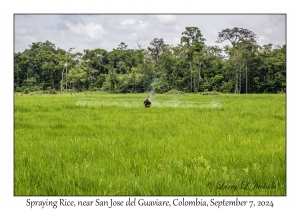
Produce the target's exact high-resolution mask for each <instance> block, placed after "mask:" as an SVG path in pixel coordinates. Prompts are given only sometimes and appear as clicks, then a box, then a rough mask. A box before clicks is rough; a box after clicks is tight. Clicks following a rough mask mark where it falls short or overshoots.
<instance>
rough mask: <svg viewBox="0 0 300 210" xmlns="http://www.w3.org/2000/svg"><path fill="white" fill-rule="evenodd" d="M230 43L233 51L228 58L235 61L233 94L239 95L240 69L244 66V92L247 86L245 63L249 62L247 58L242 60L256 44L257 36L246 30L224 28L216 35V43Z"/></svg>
mask: <svg viewBox="0 0 300 210" xmlns="http://www.w3.org/2000/svg"><path fill="white" fill-rule="evenodd" d="M226 40H227V41H230V43H231V44H232V47H233V50H231V51H230V56H231V57H233V59H234V60H235V61H236V67H235V71H236V74H235V93H241V77H242V72H241V71H242V68H243V67H244V66H245V75H246V76H245V78H246V92H247V86H248V84H247V83H248V68H247V62H248V61H249V56H246V57H247V58H245V59H243V56H244V55H249V53H246V51H247V50H249V49H252V46H253V45H255V44H256V40H257V36H256V34H255V33H253V32H252V31H250V30H248V29H244V28H237V27H234V28H232V29H229V28H226V29H223V30H222V31H221V32H219V33H218V37H217V41H216V42H217V43H222V42H224V41H226Z"/></svg>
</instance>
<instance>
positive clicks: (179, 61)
mask: <svg viewBox="0 0 300 210" xmlns="http://www.w3.org/2000/svg"><path fill="white" fill-rule="evenodd" d="M257 39H258V37H257V36H256V34H254V33H253V32H252V31H249V30H247V29H243V28H232V29H228V28H227V29H224V30H222V31H221V32H219V33H218V34H216V43H222V42H225V41H226V42H228V43H230V45H226V46H225V47H223V48H220V47H218V46H207V45H205V41H206V40H205V37H203V35H202V34H201V31H200V30H199V28H197V27H186V28H185V31H184V32H182V34H181V40H180V43H178V45H177V46H173V45H169V44H167V43H165V42H164V40H163V38H154V39H153V40H152V41H151V42H150V43H149V46H143V45H141V44H140V43H137V47H136V48H134V49H128V46H127V45H126V44H125V43H124V42H121V43H120V44H119V45H118V46H117V47H116V49H113V50H112V51H107V50H105V49H101V48H95V49H86V50H84V51H83V53H80V52H76V53H73V52H72V51H73V50H74V49H73V48H70V49H69V50H68V51H65V50H63V49H60V48H59V47H56V46H55V44H53V43H51V42H49V41H46V42H37V43H32V45H30V46H29V49H26V50H25V51H24V52H22V53H20V52H18V53H14V91H15V92H23V93H29V92H37V91H39V92H44V93H58V92H60V91H63V92H71V91H87V90H88V91H97V90H101V91H106V92H110V93H138V92H148V91H151V90H154V91H155V92H156V93H164V92H168V91H170V90H174V89H176V90H178V91H183V92H208V91H216V92H222V93H238V94H241V93H284V92H285V91H286V45H283V46H278V45H277V46H274V45H273V44H268V45H263V46H259V45H258V44H257ZM120 41H122V40H120Z"/></svg>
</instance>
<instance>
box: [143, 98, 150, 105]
mask: <svg viewBox="0 0 300 210" xmlns="http://www.w3.org/2000/svg"><path fill="white" fill-rule="evenodd" d="M144 104H145V107H150V106H151V102H150V101H149V99H148V98H146V100H145V101H144Z"/></svg>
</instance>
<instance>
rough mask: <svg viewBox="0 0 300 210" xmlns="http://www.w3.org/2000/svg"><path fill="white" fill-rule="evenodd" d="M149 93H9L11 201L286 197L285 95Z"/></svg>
mask: <svg viewBox="0 0 300 210" xmlns="http://www.w3.org/2000/svg"><path fill="white" fill-rule="evenodd" d="M146 97H147V94H111V95H110V94H102V93H93V94H91V95H86V94H72V95H66V94H63V95H60V94H57V95H32V96H29V95H23V96H20V95H15V103H14V193H15V195H35V196H39V195H60V196H66V195H90V196H92V195H144V196H147V195H165V196H167V195H260V196H261V195H286V107H285V106H286V102H285V95H282V94H276V95H267V94H264V95H250V94H249V95H232V94H228V95H223V94H221V95H205V96H202V95H200V94H182V95H180V94H176V95H168V94H156V95H155V96H151V100H152V106H151V108H144V106H143V100H144V99H145V98H146ZM174 104H177V105H176V106H175V105H174ZM215 104H216V105H215Z"/></svg>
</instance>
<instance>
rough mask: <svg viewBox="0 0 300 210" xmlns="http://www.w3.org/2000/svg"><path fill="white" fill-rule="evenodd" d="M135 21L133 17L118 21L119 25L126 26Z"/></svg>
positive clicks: (133, 23)
mask: <svg viewBox="0 0 300 210" xmlns="http://www.w3.org/2000/svg"><path fill="white" fill-rule="evenodd" d="M135 23H136V21H135V20H134V19H126V20H123V21H121V22H120V25H121V26H127V25H135Z"/></svg>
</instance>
